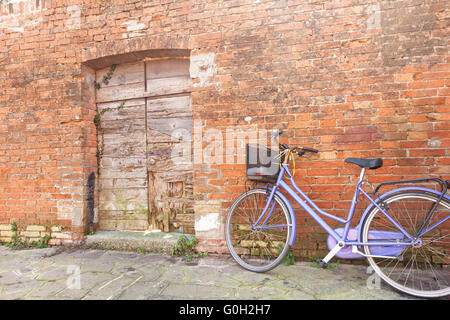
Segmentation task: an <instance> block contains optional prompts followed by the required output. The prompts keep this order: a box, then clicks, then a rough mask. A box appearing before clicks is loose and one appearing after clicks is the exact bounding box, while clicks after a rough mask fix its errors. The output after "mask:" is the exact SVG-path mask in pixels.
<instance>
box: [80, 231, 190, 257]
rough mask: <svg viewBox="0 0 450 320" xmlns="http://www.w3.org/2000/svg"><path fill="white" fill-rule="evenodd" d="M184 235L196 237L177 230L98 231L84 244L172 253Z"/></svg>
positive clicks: (116, 248) (100, 247) (135, 250)
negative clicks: (176, 231)
mask: <svg viewBox="0 0 450 320" xmlns="http://www.w3.org/2000/svg"><path fill="white" fill-rule="evenodd" d="M183 235H184V236H187V237H189V238H193V237H194V236H193V235H189V234H182V233H175V232H148V231H97V232H95V234H92V235H88V236H86V237H85V239H84V246H85V247H88V248H92V249H105V250H120V251H134V252H141V253H143V252H154V253H165V254H170V251H171V250H172V248H173V247H175V246H176V244H177V241H178V239H180V238H181V237H182V236H183Z"/></svg>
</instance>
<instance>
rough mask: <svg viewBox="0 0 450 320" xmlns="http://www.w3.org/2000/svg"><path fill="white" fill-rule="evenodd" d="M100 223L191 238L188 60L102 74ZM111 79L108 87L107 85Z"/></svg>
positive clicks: (143, 63)
mask: <svg viewBox="0 0 450 320" xmlns="http://www.w3.org/2000/svg"><path fill="white" fill-rule="evenodd" d="M96 78H97V79H96V81H97V83H99V84H100V88H99V89H98V90H97V106H98V112H99V119H100V121H99V130H98V145H99V147H98V149H99V150H98V158H99V186H100V193H99V194H100V196H99V198H100V199H99V200H100V203H99V224H100V228H101V229H103V230H146V229H150V230H161V231H166V232H167V231H181V232H184V233H193V225H194V216H193V194H192V170H193V167H192V163H191V161H190V160H191V159H190V157H186V155H189V154H190V152H187V153H185V154H183V155H182V156H180V153H179V151H180V150H187V151H190V148H191V140H190V136H191V132H192V110H191V98H190V87H191V80H190V77H189V60H188V59H182V58H176V59H175V58H172V59H161V58H160V59H152V60H148V61H140V62H134V63H124V64H120V65H117V66H115V67H112V68H111V67H109V68H105V69H102V70H100V71H98V72H97V75H96ZM105 79H106V81H105Z"/></svg>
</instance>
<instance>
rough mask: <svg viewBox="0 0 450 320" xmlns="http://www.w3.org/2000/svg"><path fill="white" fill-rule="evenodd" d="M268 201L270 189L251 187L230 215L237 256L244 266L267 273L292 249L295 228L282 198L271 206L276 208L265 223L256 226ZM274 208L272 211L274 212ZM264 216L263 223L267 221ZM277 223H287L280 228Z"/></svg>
mask: <svg viewBox="0 0 450 320" xmlns="http://www.w3.org/2000/svg"><path fill="white" fill-rule="evenodd" d="M267 200H268V195H267V191H266V190H251V191H249V192H247V193H245V194H243V195H242V196H241V197H240V198H238V199H237V200H236V202H235V203H234V204H233V206H232V207H231V209H230V213H229V214H228V217H227V224H226V228H227V232H226V240H227V245H228V248H229V250H230V253H231V255H232V256H233V258H234V259H235V260H236V261H237V262H238V263H239V264H240V265H241V266H242V267H244V268H246V269H248V270H251V271H257V272H258V271H259V272H265V271H268V270H270V269H271V268H273V267H275V266H276V265H278V263H279V262H281V260H282V258H283V257H284V255H285V254H286V253H287V250H288V249H289V246H288V241H289V238H290V234H291V230H292V227H291V226H290V227H288V226H287V225H289V224H290V216H289V214H288V211H287V209H286V207H285V205H284V203H283V202H282V200H280V199H279V198H278V197H276V196H275V197H274V198H273V200H272V202H271V203H270V205H269V208H270V209H271V208H272V207H273V211H272V214H271V216H270V217H269V218H268V220H267V222H266V224H265V226H266V227H273V229H258V228H255V227H254V226H253V224H254V223H255V222H256V220H257V218H258V217H259V215H260V214H261V212H262V211H263V209H264V207H265V205H266V203H267ZM270 209H269V210H268V211H270ZM266 216H267V213H266V215H265V216H264V217H263V218H262V219H261V221H260V224H261V223H262V222H263V221H264V220H265V218H266ZM276 226H285V227H277V228H275V227H276Z"/></svg>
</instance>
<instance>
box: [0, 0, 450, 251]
mask: <svg viewBox="0 0 450 320" xmlns="http://www.w3.org/2000/svg"><path fill="white" fill-rule="evenodd" d="M2 2H3V4H2V5H0V7H1V16H0V30H1V32H0V88H1V91H0V223H1V224H10V223H12V222H16V223H17V225H18V226H19V227H20V226H22V227H21V228H23V229H24V230H26V227H25V226H26V225H45V226H47V228H50V226H55V225H57V226H63V227H64V228H65V229H64V230H68V231H67V232H70V234H71V239H72V240H75V241H77V240H79V239H80V238H81V236H82V235H83V233H84V232H85V231H86V230H87V221H88V216H89V214H88V212H89V208H88V205H87V203H88V202H87V201H86V198H87V195H88V190H89V188H88V184H87V181H88V177H89V175H90V174H91V173H92V172H97V159H96V151H97V142H96V141H97V136H96V128H95V125H94V123H93V119H94V116H95V113H96V110H95V90H94V86H93V80H94V79H95V70H94V69H96V66H98V63H99V62H101V63H102V64H103V65H102V67H107V66H108V61H111V60H108V59H109V58H105V57H108V56H112V55H121V54H129V53H132V52H137V51H142V50H151V49H188V50H190V63H191V68H190V73H191V77H192V78H193V91H192V93H191V98H192V111H193V117H194V136H195V134H196V133H195V127H196V125H195V123H197V124H199V126H200V127H201V128H202V129H203V132H205V131H206V130H207V129H213V128H214V129H217V130H218V132H220V133H221V134H222V135H223V137H225V136H226V135H225V133H226V130H227V129H229V128H237V127H240V128H242V129H243V130H246V129H249V128H256V127H257V128H258V129H265V128H266V129H272V128H274V127H276V128H282V129H285V131H286V134H285V135H284V137H283V139H284V142H287V143H289V144H292V145H303V146H312V147H315V148H317V149H319V150H320V153H319V154H318V155H317V156H313V157H312V158H311V160H310V161H297V163H296V165H297V170H296V177H297V179H296V180H297V182H298V183H299V184H300V185H301V186H305V191H309V194H310V195H311V197H312V198H313V199H314V200H317V202H318V203H319V204H320V205H321V206H322V207H323V208H324V209H325V210H327V211H329V212H331V213H337V214H340V215H343V214H344V213H345V209H346V208H347V207H348V206H349V202H350V200H351V196H352V192H353V187H349V184H350V183H353V182H355V181H356V179H357V174H358V171H359V170H358V169H357V168H355V167H353V166H350V165H344V162H343V160H344V159H345V158H346V157H349V156H355V157H372V156H379V157H383V159H384V163H385V165H384V167H383V168H381V169H378V170H376V172H370V177H369V180H370V181H371V182H373V183H377V182H380V181H383V180H393V179H400V178H413V177H423V176H428V175H434V176H444V177H445V176H447V177H448V175H449V171H450V170H449V166H450V163H449V154H448V146H449V141H450V137H449V123H450V122H449V114H450V112H449V96H450V93H449V83H450V62H449V61H448V60H449V55H448V43H449V42H448V41H449V12H450V4H449V2H448V1H445V0H425V1H422V0H421V1H416V0H403V1H402V0H400V1H366V0H364V1H362V0H348V1H318V0H310V1H295V0H292V1H289V0H286V1H284V0H276V1H265V0H259V1H255V0H242V1H200V0H198V1H197V0H191V1H181V0H164V1H137V0H127V1H125V0H123V1H122V0H119V1H77V0H72V1H49V0H48V1H44V0H37V1H34V0H33V1H27V0H24V1H7V0H4V1H2ZM195 143H201V142H199V141H198V140H196V142H195ZM225 143H226V141H225ZM203 144H208V140H206V141H205V140H204V141H203ZM228 152H230V153H232V152H233V151H232V150H228ZM194 160H197V161H196V163H195V164H194V198H195V201H196V203H195V205H194V210H195V212H196V213H195V214H196V232H197V235H198V236H199V237H201V238H203V239H204V241H203V245H204V246H205V247H206V248H209V249H211V250H217V251H223V246H222V245H223V217H224V215H225V214H226V212H227V208H229V206H230V205H231V203H232V201H233V199H234V198H235V197H236V196H237V195H238V194H239V193H240V192H242V191H243V190H244V182H245V177H244V165H243V164H227V163H218V164H217V163H216V164H214V163H210V162H205V161H203V159H198V158H196V159H194ZM97 201H98V199H97V200H96V201H95V205H96V207H97V206H98V203H97ZM297 215H298V224H299V227H298V229H299V236H298V242H297V246H296V247H295V250H296V253H297V254H299V255H302V256H313V255H318V254H323V253H324V252H325V241H324V240H325V238H326V236H325V235H324V234H323V233H319V234H318V235H316V234H315V232H316V231H320V229H318V228H317V227H316V226H315V224H314V221H312V220H311V219H309V218H308V217H307V216H306V215H305V213H304V212H303V211H301V210H298V211H297ZM46 230H47V229H46ZM72 240H70V241H72ZM68 241H69V240H68ZM221 246H222V247H221ZM221 248H222V249H221Z"/></svg>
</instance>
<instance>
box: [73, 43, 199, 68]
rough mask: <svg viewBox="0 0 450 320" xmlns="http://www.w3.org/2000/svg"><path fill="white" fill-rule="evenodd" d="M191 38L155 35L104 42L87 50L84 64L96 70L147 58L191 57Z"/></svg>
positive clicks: (83, 60) (83, 58) (84, 55)
mask: <svg viewBox="0 0 450 320" xmlns="http://www.w3.org/2000/svg"><path fill="white" fill-rule="evenodd" d="M190 50H191V48H190V37H189V36H170V35H155V36H147V37H139V38H134V39H123V40H111V41H103V42H101V43H98V44H96V45H95V46H92V47H89V48H86V49H85V50H83V52H82V54H81V60H82V63H83V64H84V65H86V66H88V67H90V68H92V69H94V70H97V69H100V68H104V67H107V66H110V65H112V64H119V63H125V62H134V61H139V60H142V59H144V58H147V57H161V56H189V55H190Z"/></svg>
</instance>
